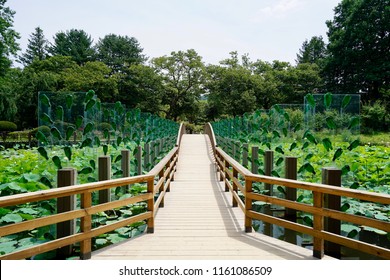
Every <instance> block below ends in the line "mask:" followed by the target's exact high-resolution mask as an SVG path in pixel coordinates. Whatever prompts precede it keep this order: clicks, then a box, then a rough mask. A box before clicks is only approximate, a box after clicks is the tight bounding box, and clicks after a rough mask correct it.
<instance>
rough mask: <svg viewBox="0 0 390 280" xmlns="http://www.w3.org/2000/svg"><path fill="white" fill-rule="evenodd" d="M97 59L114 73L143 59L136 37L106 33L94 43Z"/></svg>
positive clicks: (122, 70)
mask: <svg viewBox="0 0 390 280" xmlns="http://www.w3.org/2000/svg"><path fill="white" fill-rule="evenodd" d="M96 50H97V55H96V56H97V59H98V60H99V61H101V62H104V63H105V64H106V65H107V66H108V67H110V68H111V69H112V71H113V72H114V73H119V72H124V70H125V69H126V68H128V67H129V66H130V65H132V64H139V63H142V62H144V61H145V56H144V55H143V54H142V51H143V49H142V48H141V47H140V44H139V43H138V41H137V39H136V38H134V37H128V36H118V35H115V34H109V35H106V36H105V37H104V38H103V39H99V42H98V43H97V44H96Z"/></svg>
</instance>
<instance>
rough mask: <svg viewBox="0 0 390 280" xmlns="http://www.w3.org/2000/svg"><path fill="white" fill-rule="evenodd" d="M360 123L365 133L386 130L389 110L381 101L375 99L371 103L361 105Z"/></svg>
mask: <svg viewBox="0 0 390 280" xmlns="http://www.w3.org/2000/svg"><path fill="white" fill-rule="evenodd" d="M362 123H363V128H364V132H366V133H372V132H373V131H388V130H389V128H390V112H389V111H388V109H387V108H386V105H385V104H384V103H383V102H381V101H376V102H375V103H374V104H372V105H370V104H367V105H363V107H362Z"/></svg>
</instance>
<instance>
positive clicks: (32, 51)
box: [19, 26, 49, 66]
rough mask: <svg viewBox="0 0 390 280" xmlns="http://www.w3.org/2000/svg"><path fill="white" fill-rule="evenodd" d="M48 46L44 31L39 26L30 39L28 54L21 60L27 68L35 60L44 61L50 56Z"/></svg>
mask: <svg viewBox="0 0 390 280" xmlns="http://www.w3.org/2000/svg"><path fill="white" fill-rule="evenodd" d="M48 46H49V45H48V41H47V40H46V38H45V35H44V34H43V30H42V29H41V28H40V27H39V26H38V27H37V28H35V32H34V33H32V34H31V36H30V39H28V45H27V49H26V52H25V53H24V54H23V55H22V56H20V58H19V59H20V61H21V62H22V63H23V64H24V65H25V66H26V65H30V64H31V63H32V62H33V61H34V60H44V59H46V58H47V56H48Z"/></svg>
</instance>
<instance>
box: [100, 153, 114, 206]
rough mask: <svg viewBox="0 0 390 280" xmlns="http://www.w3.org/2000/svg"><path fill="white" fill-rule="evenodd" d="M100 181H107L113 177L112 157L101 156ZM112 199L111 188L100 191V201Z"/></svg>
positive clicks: (104, 201)
mask: <svg viewBox="0 0 390 280" xmlns="http://www.w3.org/2000/svg"><path fill="white" fill-rule="evenodd" d="M98 168H99V181H106V180H110V179H111V157H110V156H100V157H99V160H98ZM110 201H111V189H107V190H100V191H99V203H106V202H110Z"/></svg>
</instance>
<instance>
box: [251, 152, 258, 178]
mask: <svg viewBox="0 0 390 280" xmlns="http://www.w3.org/2000/svg"><path fill="white" fill-rule="evenodd" d="M258 161H259V147H257V146H252V164H251V171H252V173H253V174H258V173H259V165H258V163H257V162H258Z"/></svg>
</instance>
